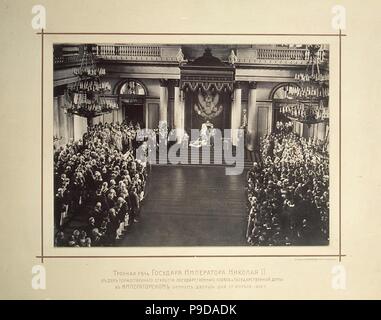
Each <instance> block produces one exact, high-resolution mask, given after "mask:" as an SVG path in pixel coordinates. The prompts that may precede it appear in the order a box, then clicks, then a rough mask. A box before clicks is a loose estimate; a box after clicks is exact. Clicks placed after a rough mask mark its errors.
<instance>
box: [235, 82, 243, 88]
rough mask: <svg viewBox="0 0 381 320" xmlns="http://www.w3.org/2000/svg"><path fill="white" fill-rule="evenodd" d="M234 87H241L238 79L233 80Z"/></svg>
mask: <svg viewBox="0 0 381 320" xmlns="http://www.w3.org/2000/svg"><path fill="white" fill-rule="evenodd" d="M234 89H241V82H240V81H235V82H234Z"/></svg>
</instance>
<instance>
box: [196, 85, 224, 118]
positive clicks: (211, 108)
mask: <svg viewBox="0 0 381 320" xmlns="http://www.w3.org/2000/svg"><path fill="white" fill-rule="evenodd" d="M219 100H220V96H219V94H218V93H216V94H215V95H213V94H212V93H211V92H210V91H207V92H206V93H205V94H201V93H199V94H198V102H197V103H196V104H195V105H194V110H195V111H196V113H197V114H198V115H199V116H200V117H202V118H204V119H208V120H209V119H213V118H215V117H217V116H219V115H220V114H221V112H222V110H223V106H222V105H219V106H218V103H219Z"/></svg>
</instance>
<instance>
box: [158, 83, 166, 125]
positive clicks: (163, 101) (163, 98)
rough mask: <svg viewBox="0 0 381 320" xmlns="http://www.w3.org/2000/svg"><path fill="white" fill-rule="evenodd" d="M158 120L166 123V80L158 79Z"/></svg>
mask: <svg viewBox="0 0 381 320" xmlns="http://www.w3.org/2000/svg"><path fill="white" fill-rule="evenodd" d="M159 121H165V122H166V123H168V81H167V80H164V79H161V80H160V117H159Z"/></svg>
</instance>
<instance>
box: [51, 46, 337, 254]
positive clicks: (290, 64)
mask: <svg viewBox="0 0 381 320" xmlns="http://www.w3.org/2000/svg"><path fill="white" fill-rule="evenodd" d="M53 51H54V52H53V64H54V71H53V72H54V74H53V81H54V83H53V84H54V96H53V101H52V107H53V131H54V132H53V134H54V136H53V146H52V148H53V154H54V168H53V170H54V195H53V196H54V243H55V246H57V247H98V246H102V247H114V246H120V247H166V246H171V247H173V246H319V245H328V244H329V221H330V219H329V46H328V45H325V44H303V45H300V44H298V45H293V44H273V45H269V44H266V45H260V44H252V45H243V44H238V45H226V44H179V45H174V44H110V43H107V44H103V43H99V44H98V43H86V44H70V43H65V44H55V45H54V46H53ZM145 129H150V130H149V132H151V133H153V135H154V136H153V137H154V141H155V143H154V145H152V144H148V142H147V138H145V139H140V140H139V139H137V136H139V132H142V131H144V130H145ZM173 129H176V132H175V136H174V138H173V137H172V139H169V138H168V139H167V134H168V133H169V132H171V130H173ZM195 129H196V130H198V132H199V136H198V137H197V139H193V138H192V135H191V130H195ZM219 130H221V132H222V135H221V137H220V138H221V141H222V144H221V145H222V146H223V147H222V148H218V147H217V146H218V143H217V140H218V139H217V137H219V136H218V135H216V132H218V131H219ZM224 130H230V131H224ZM147 132H148V131H147ZM163 137H164V138H163ZM160 139H164V140H165V142H164V146H165V148H166V151H168V150H169V149H170V148H171V147H173V146H175V147H176V146H178V150H184V152H185V159H183V161H180V162H179V163H176V164H174V163H170V162H168V161H167V162H166V163H163V162H160V161H159V156H158V157H155V161H148V160H147V161H143V160H141V159H140V158H138V150H143V149H142V147H144V148H145V149H144V150H146V152H148V151H150V152H152V153H154V154H155V155H158V151H157V150H156V149H155V147H157V146H158V145H159V144H160V143H159V141H160ZM225 145H226V146H231V153H232V155H236V157H237V161H238V162H239V164H240V165H242V171H241V172H240V173H239V174H236V175H229V174H226V168H227V167H229V166H231V163H230V164H229V163H227V161H225V157H224V155H225V154H226V153H227V150H228V149H225ZM240 146H242V148H243V149H242V150H243V156H242V157H241V158H239V159H238V156H237V155H238V150H239V148H240ZM150 148H154V149H155V150H154V151H152V150H151V149H150ZM203 150H207V151H208V152H210V159H211V161H209V162H204V161H201V160H202V159H201V155H202V152H203ZM195 154H196V155H197V159H196V160H197V161H194V160H195V159H194V158H193V159H191V158H192V157H193V155H195ZM191 155H192V156H191ZM219 157H220V158H219ZM216 159H222V161H216ZM198 160H199V161H198Z"/></svg>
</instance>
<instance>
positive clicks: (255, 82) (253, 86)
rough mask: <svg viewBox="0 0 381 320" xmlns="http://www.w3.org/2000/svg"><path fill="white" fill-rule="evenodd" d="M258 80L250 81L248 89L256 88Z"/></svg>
mask: <svg viewBox="0 0 381 320" xmlns="http://www.w3.org/2000/svg"><path fill="white" fill-rule="evenodd" d="M257 85H258V81H250V82H249V89H257Z"/></svg>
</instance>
